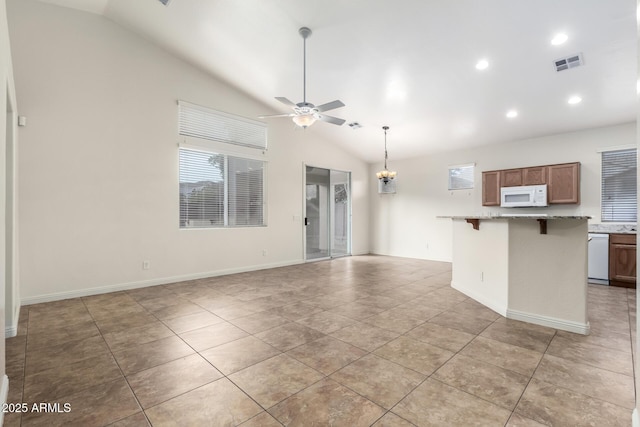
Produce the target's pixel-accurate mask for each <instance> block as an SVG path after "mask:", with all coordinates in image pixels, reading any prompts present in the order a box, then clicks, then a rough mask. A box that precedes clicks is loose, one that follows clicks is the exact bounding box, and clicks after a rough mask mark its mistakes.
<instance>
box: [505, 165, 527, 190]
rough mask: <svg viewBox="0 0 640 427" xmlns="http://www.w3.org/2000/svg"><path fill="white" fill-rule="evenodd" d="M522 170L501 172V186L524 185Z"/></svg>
mask: <svg viewBox="0 0 640 427" xmlns="http://www.w3.org/2000/svg"><path fill="white" fill-rule="evenodd" d="M522 175H523V174H522V169H506V170H502V171H500V186H502V187H517V186H519V185H524V184H523V183H522V182H523V180H522Z"/></svg>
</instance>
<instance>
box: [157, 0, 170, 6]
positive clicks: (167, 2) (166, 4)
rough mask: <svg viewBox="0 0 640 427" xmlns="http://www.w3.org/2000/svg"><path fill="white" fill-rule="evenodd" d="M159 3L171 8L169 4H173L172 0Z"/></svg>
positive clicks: (160, 0) (162, 0)
mask: <svg viewBox="0 0 640 427" xmlns="http://www.w3.org/2000/svg"><path fill="white" fill-rule="evenodd" d="M158 1H159V2H160V3H162V4H163V5H165V6H169V3H171V0H158Z"/></svg>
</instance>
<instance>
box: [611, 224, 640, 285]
mask: <svg viewBox="0 0 640 427" xmlns="http://www.w3.org/2000/svg"><path fill="white" fill-rule="evenodd" d="M609 280H610V284H611V285H613V286H623V287H628V288H635V287H636V236H635V235H628V234H626V235H625V234H612V235H611V236H610V239H609Z"/></svg>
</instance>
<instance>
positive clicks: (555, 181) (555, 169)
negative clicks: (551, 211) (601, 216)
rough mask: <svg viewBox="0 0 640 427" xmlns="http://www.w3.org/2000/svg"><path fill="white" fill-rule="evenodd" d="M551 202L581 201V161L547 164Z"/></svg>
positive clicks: (548, 191)
mask: <svg viewBox="0 0 640 427" xmlns="http://www.w3.org/2000/svg"><path fill="white" fill-rule="evenodd" d="M547 184H548V185H549V187H548V189H547V197H548V200H549V204H559V203H580V163H564V164H561V165H551V166H547Z"/></svg>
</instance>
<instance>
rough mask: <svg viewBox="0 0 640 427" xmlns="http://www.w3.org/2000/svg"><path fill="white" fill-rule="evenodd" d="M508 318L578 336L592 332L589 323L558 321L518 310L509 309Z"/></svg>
mask: <svg viewBox="0 0 640 427" xmlns="http://www.w3.org/2000/svg"><path fill="white" fill-rule="evenodd" d="M507 318H509V319H514V320H521V321H523V322H529V323H534V324H536V325H541V326H547V327H549V328H554V329H560V330H562V331H568V332H573V333H576V334H582V335H589V332H591V326H590V325H589V322H587V323H580V322H573V321H571V320H563V319H557V318H555V317H549V316H542V315H539V314H532V313H525V312H523V311H518V310H511V309H507Z"/></svg>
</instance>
